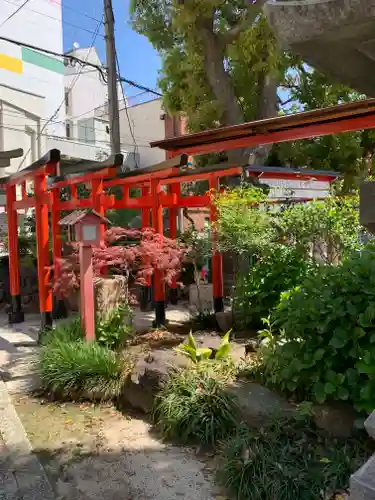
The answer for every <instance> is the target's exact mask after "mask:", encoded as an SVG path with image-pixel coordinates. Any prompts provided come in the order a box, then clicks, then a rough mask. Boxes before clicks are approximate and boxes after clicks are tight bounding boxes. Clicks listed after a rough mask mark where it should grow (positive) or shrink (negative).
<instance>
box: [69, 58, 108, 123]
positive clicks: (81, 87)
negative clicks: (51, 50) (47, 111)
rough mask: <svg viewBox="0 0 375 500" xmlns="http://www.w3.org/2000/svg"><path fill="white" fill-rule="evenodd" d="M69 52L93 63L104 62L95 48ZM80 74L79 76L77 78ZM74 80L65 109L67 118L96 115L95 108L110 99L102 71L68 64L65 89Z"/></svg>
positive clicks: (73, 118)
mask: <svg viewBox="0 0 375 500" xmlns="http://www.w3.org/2000/svg"><path fill="white" fill-rule="evenodd" d="M68 54H70V55H73V56H75V57H77V58H78V59H81V60H83V61H86V60H87V61H88V62H90V63H92V64H96V65H101V64H102V62H101V61H100V58H99V56H98V53H97V52H96V50H95V48H92V49H91V50H90V48H79V49H74V50H71V51H69V52H68ZM78 74H79V77H78V79H77V80H76V78H77V75H78ZM73 81H75V84H74V87H73V90H72V91H71V92H70V93H69V97H68V106H67V108H66V109H65V112H66V116H67V118H68V119H72V120H73V121H76V120H78V119H87V118H92V117H94V115H95V108H99V107H100V106H104V104H105V103H106V101H107V100H108V93H107V84H106V83H105V82H104V81H102V80H101V77H100V73H99V72H98V71H97V70H95V69H94V68H90V67H86V68H84V69H83V70H82V71H81V69H80V66H79V65H77V66H70V65H67V66H66V67H65V78H64V86H65V89H69V87H70V86H71V84H72V82H73Z"/></svg>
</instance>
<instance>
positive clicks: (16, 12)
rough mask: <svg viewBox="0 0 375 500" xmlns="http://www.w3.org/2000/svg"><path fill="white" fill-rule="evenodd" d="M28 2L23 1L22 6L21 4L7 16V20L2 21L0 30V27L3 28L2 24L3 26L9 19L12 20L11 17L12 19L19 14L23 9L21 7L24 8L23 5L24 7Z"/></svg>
mask: <svg viewBox="0 0 375 500" xmlns="http://www.w3.org/2000/svg"><path fill="white" fill-rule="evenodd" d="M29 2H30V0H25V1H24V2H23V4H22V5H20V6H19V7H18V9H16V10H15V11H14V12H12V13H11V14H10V15H9V16H8V17H7V18H6V19H5V20H4V21H3V22H2V23H1V24H0V28H2V27H3V26H4V24H5V23H6V22H8V21H9V19H12V17H14V16H15V15H16V14H18V12H19V11H20V10H21V9H23V7H25V5H26V4H27V3H29ZM11 3H12V2H11Z"/></svg>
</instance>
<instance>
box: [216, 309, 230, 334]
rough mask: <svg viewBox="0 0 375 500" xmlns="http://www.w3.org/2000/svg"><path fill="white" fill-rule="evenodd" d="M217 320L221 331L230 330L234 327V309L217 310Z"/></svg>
mask: <svg viewBox="0 0 375 500" xmlns="http://www.w3.org/2000/svg"><path fill="white" fill-rule="evenodd" d="M215 316H216V322H217V325H218V327H219V329H220V331H221V332H225V333H226V332H228V331H229V330H231V329H232V328H233V315H232V311H228V312H224V311H223V312H217V313H216V314H215Z"/></svg>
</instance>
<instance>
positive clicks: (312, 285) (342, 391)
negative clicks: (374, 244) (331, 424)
mask: <svg viewBox="0 0 375 500" xmlns="http://www.w3.org/2000/svg"><path fill="white" fill-rule="evenodd" d="M273 320H274V326H275V327H276V328H278V329H279V330H280V332H281V333H280V336H276V337H274V340H273V341H272V342H271V343H270V344H269V346H268V347H267V348H265V349H264V350H263V356H264V359H263V367H262V371H263V376H264V377H265V380H266V381H267V382H268V383H271V384H274V385H276V386H277V387H279V388H280V389H281V390H282V391H286V392H288V391H289V392H295V393H297V395H299V396H300V397H301V398H303V399H307V398H308V397H310V398H312V400H315V401H317V402H319V403H323V402H324V401H326V400H327V399H332V400H344V401H345V400H349V401H350V402H352V403H354V406H355V408H356V409H357V410H359V411H368V412H370V411H372V410H373V409H374V408H375V254H374V253H372V252H369V251H366V252H364V253H359V252H357V253H355V254H353V255H352V256H351V257H350V258H349V259H347V260H345V261H344V262H343V263H342V264H341V265H339V266H337V267H330V266H327V267H324V268H321V269H320V270H319V271H317V272H316V273H315V274H314V275H311V276H310V277H309V278H307V279H306V280H305V281H304V283H303V284H302V285H301V286H299V287H297V288H295V289H294V290H292V291H291V292H288V293H285V294H284V295H283V296H282V299H281V301H280V304H279V306H278V308H277V310H276V312H275V313H274V315H273Z"/></svg>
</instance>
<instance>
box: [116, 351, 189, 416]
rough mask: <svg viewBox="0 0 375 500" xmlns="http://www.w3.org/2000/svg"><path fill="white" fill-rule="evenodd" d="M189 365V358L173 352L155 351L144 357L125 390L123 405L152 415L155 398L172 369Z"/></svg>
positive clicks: (138, 362) (135, 368) (137, 365)
mask: <svg viewBox="0 0 375 500" xmlns="http://www.w3.org/2000/svg"><path fill="white" fill-rule="evenodd" d="M151 357H152V360H151ZM188 364H189V360H188V359H187V358H184V357H182V356H177V355H176V353H175V352H174V351H171V350H154V351H152V352H151V353H150V354H148V355H146V356H143V357H142V358H140V359H139V360H138V361H137V363H136V365H135V367H134V370H133V374H132V376H131V380H130V381H129V383H128V384H127V386H126V387H124V389H123V392H122V395H121V403H122V404H123V405H124V406H131V407H132V408H134V409H136V410H140V411H142V412H143V413H150V412H151V411H152V407H153V403H154V399H155V396H156V394H157V393H158V391H159V390H160V389H161V387H162V385H163V383H164V382H165V381H166V379H167V377H168V373H169V371H170V369H171V367H180V368H182V367H185V366H188Z"/></svg>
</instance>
